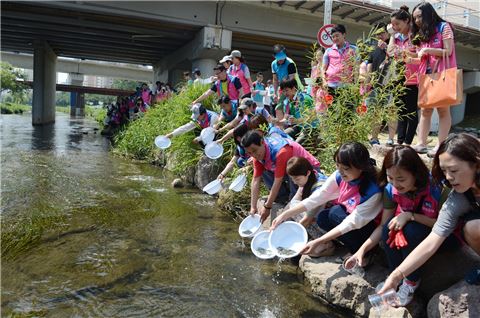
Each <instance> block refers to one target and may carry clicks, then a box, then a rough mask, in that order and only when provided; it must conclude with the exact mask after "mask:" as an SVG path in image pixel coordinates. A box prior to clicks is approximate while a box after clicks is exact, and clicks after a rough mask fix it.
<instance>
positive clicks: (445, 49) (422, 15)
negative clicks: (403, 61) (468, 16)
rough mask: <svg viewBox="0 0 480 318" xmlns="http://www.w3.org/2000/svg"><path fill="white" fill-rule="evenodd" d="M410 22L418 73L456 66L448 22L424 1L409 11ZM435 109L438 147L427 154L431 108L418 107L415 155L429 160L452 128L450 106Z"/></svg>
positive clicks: (453, 45)
mask: <svg viewBox="0 0 480 318" xmlns="http://www.w3.org/2000/svg"><path fill="white" fill-rule="evenodd" d="M413 21H414V24H413V26H412V38H413V44H415V45H418V46H419V47H420V50H419V51H418V58H419V59H420V60H419V61H417V62H418V63H420V65H419V69H418V72H419V74H428V73H431V72H441V71H443V70H444V69H446V68H451V67H456V66H457V58H456V55H455V43H454V41H453V31H452V27H451V25H450V23H448V22H446V21H445V20H443V19H442V18H440V17H439V16H438V14H437V12H436V11H435V9H434V8H433V6H432V5H431V4H430V3H428V2H422V3H420V4H418V5H416V6H415V8H414V9H413ZM442 56H446V58H445V59H443V57H442ZM414 60H415V59H414V58H411V61H414ZM436 109H437V113H438V118H439V122H438V124H439V126H438V144H437V145H435V147H434V148H433V149H431V150H430V151H428V149H427V137H428V133H429V132H430V125H431V119H432V113H433V109H432V108H421V114H420V123H419V127H418V143H417V144H416V145H415V146H414V149H415V150H416V151H417V152H419V153H427V154H428V156H429V157H433V156H435V153H436V152H437V149H438V146H439V144H440V143H441V142H442V141H444V140H445V139H446V138H447V136H448V132H449V131H450V127H451V126H452V117H451V115H450V106H445V107H437V108H436Z"/></svg>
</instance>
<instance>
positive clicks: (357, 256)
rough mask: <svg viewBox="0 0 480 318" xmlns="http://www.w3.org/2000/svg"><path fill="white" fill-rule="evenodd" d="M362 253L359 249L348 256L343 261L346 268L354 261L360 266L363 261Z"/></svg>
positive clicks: (353, 264) (352, 264)
mask: <svg viewBox="0 0 480 318" xmlns="http://www.w3.org/2000/svg"><path fill="white" fill-rule="evenodd" d="M364 255H365V254H364V253H363V250H362V249H359V250H358V251H357V252H356V253H355V254H353V255H352V256H350V258H349V259H348V260H347V261H346V262H345V267H346V268H353V267H354V266H355V263H358V265H360V266H361V267H363V263H364Z"/></svg>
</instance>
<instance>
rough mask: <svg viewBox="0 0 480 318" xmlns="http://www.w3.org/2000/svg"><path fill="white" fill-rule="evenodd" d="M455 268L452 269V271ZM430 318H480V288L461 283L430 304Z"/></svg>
mask: <svg viewBox="0 0 480 318" xmlns="http://www.w3.org/2000/svg"><path fill="white" fill-rule="evenodd" d="M453 268H455V267H452V269H453ZM427 312H428V317H429V318H439V317H445V318H446V317H456V318H463V317H465V318H467V317H480V286H478V285H469V284H467V283H466V282H465V281H463V280H462V281H460V282H458V283H457V284H455V285H453V286H452V287H450V288H449V289H447V290H444V291H442V292H440V293H438V294H436V295H435V296H433V297H432V299H431V300H430V301H429V302H428V307H427Z"/></svg>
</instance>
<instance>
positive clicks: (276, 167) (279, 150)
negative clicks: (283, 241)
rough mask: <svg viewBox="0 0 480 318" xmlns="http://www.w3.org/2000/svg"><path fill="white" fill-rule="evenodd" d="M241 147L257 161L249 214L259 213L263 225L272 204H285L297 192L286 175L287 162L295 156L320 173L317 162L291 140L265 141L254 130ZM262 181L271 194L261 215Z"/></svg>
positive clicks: (272, 138)
mask: <svg viewBox="0 0 480 318" xmlns="http://www.w3.org/2000/svg"><path fill="white" fill-rule="evenodd" d="M241 146H242V147H243V148H245V150H246V152H247V154H248V155H249V156H251V157H252V158H254V159H253V179H252V184H251V198H250V204H251V206H250V213H251V214H255V213H259V214H260V217H261V220H262V222H263V221H265V219H266V218H267V217H268V216H269V215H270V210H271V209H272V205H273V202H281V203H286V202H287V201H288V200H289V199H291V198H292V197H293V196H294V195H295V193H296V191H297V189H298V187H297V186H296V185H295V184H294V183H293V182H292V180H291V179H290V178H289V176H288V175H287V172H286V171H287V170H286V169H287V161H288V159H290V158H292V157H294V156H297V157H304V158H306V159H307V160H308V161H309V162H310V164H311V165H312V166H313V167H314V168H315V169H316V170H318V171H320V163H319V162H318V160H317V159H316V158H315V157H314V156H313V155H311V154H310V153H309V152H308V151H307V150H305V148H303V147H302V146H301V145H300V144H298V143H296V142H294V141H292V140H288V139H285V138H281V137H278V136H273V135H271V136H269V137H265V138H263V137H262V136H261V134H260V133H259V132H257V131H255V130H251V131H249V132H248V133H247V134H246V135H245V136H243V138H242V141H241ZM260 178H263V181H264V183H265V185H266V186H267V188H268V189H270V192H269V194H268V198H267V200H266V201H265V203H264V204H263V206H262V207H260V211H259V210H258V209H257V202H258V197H259V193H260Z"/></svg>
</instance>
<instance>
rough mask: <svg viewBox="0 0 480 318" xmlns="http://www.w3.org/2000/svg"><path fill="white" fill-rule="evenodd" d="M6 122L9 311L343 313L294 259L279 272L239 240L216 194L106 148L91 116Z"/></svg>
mask: <svg viewBox="0 0 480 318" xmlns="http://www.w3.org/2000/svg"><path fill="white" fill-rule="evenodd" d="M23 125H24V126H23ZM2 126H4V127H2V131H6V132H7V133H6V134H2V136H1V141H2V144H5V143H8V144H9V145H10V146H11V147H9V148H4V149H2V152H3V156H2V169H3V171H4V173H3V176H2V190H3V193H2V196H3V200H2V204H3V208H4V209H5V213H6V214H5V215H3V214H2V253H3V251H4V250H3V248H4V246H8V247H9V248H10V249H11V250H10V251H15V253H14V252H10V253H11V254H7V256H9V257H3V258H2V268H1V271H2V282H1V283H2V286H1V287H2V288H1V293H2V297H1V298H2V300H1V301H2V303H1V305H2V311H3V313H4V315H5V316H9V315H17V314H18V315H22V314H23V315H25V316H48V317H87V316H90V317H132V316H138V317H152V316H162V317H338V315H337V314H335V313H333V312H331V311H329V310H328V309H327V308H325V307H324V306H322V305H321V304H320V303H319V302H318V301H317V300H315V299H312V298H311V297H310V296H309V295H308V294H307V293H305V291H304V285H303V282H302V279H301V275H299V273H298V272H297V270H296V268H295V267H293V266H291V265H288V264H283V265H282V271H281V273H280V274H279V275H277V273H276V270H277V267H276V263H275V261H260V260H258V259H256V258H255V257H254V256H253V255H252V253H251V252H250V249H249V247H248V243H247V244H246V245H247V246H244V247H242V245H241V244H240V243H239V242H240V238H239V236H238V232H237V229H238V224H235V223H234V222H233V221H232V218H231V217H230V216H229V215H226V214H224V213H222V212H221V211H218V210H217V209H215V206H214V201H213V200H212V199H210V198H209V197H207V196H205V195H203V194H200V193H199V192H198V191H193V190H183V191H176V190H174V189H172V188H171V187H169V183H170V180H169V178H170V176H169V175H168V174H167V173H166V172H164V171H162V170H160V169H158V168H156V167H153V166H151V165H149V164H139V163H133V162H130V161H127V160H123V159H121V158H117V157H113V156H111V155H110V153H109V152H108V151H107V150H108V141H106V140H105V139H103V138H102V137H101V136H99V135H98V134H93V133H92V132H91V131H92V129H93V127H95V124H94V123H93V122H90V121H88V120H85V121H75V124H72V123H71V122H70V120H69V118H68V117H67V116H58V114H57V121H56V123H55V125H54V126H53V127H50V126H49V127H38V128H37V127H35V128H32V127H31V124H30V118H29V116H19V115H15V117H9V118H8V119H4V120H3V125H2ZM84 132H87V133H86V134H85V133H84ZM29 143H31V144H29ZM74 143H75V147H73V146H72V145H73V144H74ZM27 144H29V147H28V148H25V145H27ZM160 190H161V191H160ZM18 222H20V224H19V223H18ZM31 226H35V227H36V228H38V229H39V230H38V231H36V232H31V233H30V232H28V229H29V228H30V227H31ZM8 233H10V234H9V235H7V234H8ZM24 239H29V240H30V241H27V242H31V243H30V245H22V246H21V247H22V249H17V250H15V248H17V247H18V246H20V245H18V244H20V243H22V242H24V241H22V240H24ZM12 255H14V256H15V257H11V256H12Z"/></svg>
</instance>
